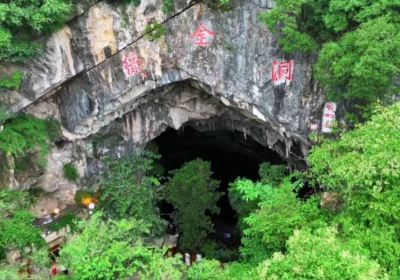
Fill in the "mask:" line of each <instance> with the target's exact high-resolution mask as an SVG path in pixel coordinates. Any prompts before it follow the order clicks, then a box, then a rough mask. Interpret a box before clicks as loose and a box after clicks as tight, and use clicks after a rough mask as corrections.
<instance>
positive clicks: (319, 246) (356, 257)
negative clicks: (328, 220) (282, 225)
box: [259, 228, 388, 280]
mask: <svg viewBox="0 0 400 280" xmlns="http://www.w3.org/2000/svg"><path fill="white" fill-rule="evenodd" d="M259 279H316V280H317V279H321V280H322V279H348V280H350V279H377V280H378V279H388V278H387V275H385V274H384V273H383V272H382V270H381V269H380V267H379V265H378V264H377V263H376V262H374V261H372V260H370V259H369V258H368V256H366V255H363V254H362V253H360V252H359V250H358V248H357V247H352V246H349V245H348V244H345V243H343V242H341V241H340V240H339V239H338V238H337V237H336V234H335V231H334V230H333V229H332V228H321V229H318V230H316V231H315V232H314V233H312V232H311V231H309V230H307V229H303V230H300V231H295V232H294V234H293V236H291V237H290V238H289V240H288V253H287V254H286V255H283V254H282V253H275V254H274V256H273V258H272V259H270V260H267V261H265V262H264V263H263V264H262V265H260V267H259Z"/></svg>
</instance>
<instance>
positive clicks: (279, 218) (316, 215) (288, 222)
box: [240, 180, 325, 263]
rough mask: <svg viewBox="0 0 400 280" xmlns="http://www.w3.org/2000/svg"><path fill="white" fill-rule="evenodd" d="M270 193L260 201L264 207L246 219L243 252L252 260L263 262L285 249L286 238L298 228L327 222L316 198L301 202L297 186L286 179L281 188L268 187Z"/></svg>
mask: <svg viewBox="0 0 400 280" xmlns="http://www.w3.org/2000/svg"><path fill="white" fill-rule="evenodd" d="M265 188H266V189H268V188H269V196H267V197H265V198H264V200H263V201H262V202H261V208H260V209H259V210H258V211H255V212H253V213H252V214H250V215H249V216H248V217H247V218H245V222H246V224H247V225H248V227H247V228H246V229H245V230H244V236H243V237H242V247H241V248H240V253H241V254H242V256H243V257H244V258H245V259H246V260H248V261H250V262H255V263H257V262H261V261H263V260H265V259H266V258H268V257H270V256H271V255H272V254H273V253H274V252H277V251H285V248H286V246H285V244H286V240H287V239H288V238H289V236H291V235H292V233H293V231H294V230H295V229H300V228H302V227H304V226H306V225H307V226H309V227H311V228H317V227H319V226H321V225H324V224H325V223H324V216H323V215H321V212H320V210H319V208H318V201H317V200H316V199H309V200H307V201H306V202H302V201H300V200H298V199H297V197H296V193H295V192H294V186H293V185H292V184H291V183H290V182H289V180H286V181H285V182H284V183H283V184H282V186H281V187H280V188H272V187H269V186H266V187H265Z"/></svg>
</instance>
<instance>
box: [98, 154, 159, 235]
mask: <svg viewBox="0 0 400 280" xmlns="http://www.w3.org/2000/svg"><path fill="white" fill-rule="evenodd" d="M157 158H158V156H156V155H154V154H152V153H150V152H146V153H144V154H142V155H131V156H128V157H126V158H122V159H115V160H113V159H108V160H106V161H105V172H104V173H103V175H102V180H101V187H102V196H101V198H100V202H101V206H102V208H103V209H104V214H105V215H106V216H107V217H110V218H113V219H123V218H130V217H133V218H135V219H138V220H143V221H146V222H147V223H148V224H150V225H151V234H152V235H156V234H158V233H160V231H161V230H162V225H163V223H162V221H161V219H160V217H159V215H158V208H157V207H156V204H157V201H158V188H159V185H160V183H159V181H158V179H157V178H155V177H152V176H149V173H150V172H151V171H152V169H153V165H154V160H155V159H157Z"/></svg>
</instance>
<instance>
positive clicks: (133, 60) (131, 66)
mask: <svg viewBox="0 0 400 280" xmlns="http://www.w3.org/2000/svg"><path fill="white" fill-rule="evenodd" d="M122 65H123V69H124V73H125V76H126V77H127V78H130V77H133V76H135V75H138V74H140V75H141V76H142V77H143V78H146V77H147V75H146V73H145V72H143V71H142V67H141V66H142V62H141V60H140V59H139V58H138V56H137V54H136V53H134V52H129V53H127V54H126V55H125V56H124V57H123V58H122Z"/></svg>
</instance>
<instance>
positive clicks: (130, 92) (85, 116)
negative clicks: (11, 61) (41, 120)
mask: <svg viewBox="0 0 400 280" xmlns="http://www.w3.org/2000/svg"><path fill="white" fill-rule="evenodd" d="M271 5H272V3H270V1H268V0H252V1H250V0H249V1H235V0H232V3H231V8H230V9H229V11H224V12H223V11H221V10H218V9H216V8H215V7H216V6H215V5H213V4H212V3H211V2H210V3H205V2H189V1H185V0H175V1H174V12H173V13H172V14H170V15H165V14H163V13H162V12H161V9H160V7H161V6H162V3H161V0H142V2H141V4H140V6H138V7H134V6H133V5H129V6H126V5H117V4H109V3H108V2H106V1H99V2H94V1H85V5H82V6H81V9H80V11H79V12H77V16H76V17H75V18H73V19H72V20H71V21H70V22H69V23H68V24H67V25H66V26H65V27H64V28H63V29H62V30H60V31H58V32H57V33H55V34H53V35H52V36H50V37H49V38H46V39H43V41H44V42H45V44H46V47H45V49H44V51H43V53H42V54H41V55H40V56H39V57H37V58H35V59H34V60H31V61H29V62H28V63H27V64H26V65H24V66H22V70H23V71H24V72H25V79H24V82H23V86H22V88H21V90H20V92H13V93H10V95H9V96H10V98H9V101H10V103H11V105H12V108H13V110H14V111H21V110H24V111H26V112H29V113H32V114H34V115H36V116H38V117H55V118H57V119H59V120H60V121H61V123H62V128H63V136H64V138H65V140H68V141H71V142H72V143H69V144H68V145H67V146H65V147H63V148H61V149H58V148H54V151H53V153H52V155H50V161H54V163H55V164H50V165H49V167H48V169H49V170H48V174H45V175H44V178H42V179H41V182H42V186H43V184H44V187H47V188H48V189H49V190H53V189H52V188H53V187H51V186H50V185H49V184H52V183H51V182H50V181H53V179H54V178H55V176H56V175H54V174H56V173H57V172H61V171H60V170H59V168H60V166H61V164H58V165H57V164H56V162H58V161H59V162H62V161H63V160H64V161H67V160H68V159H71V160H72V159H74V161H77V162H78V161H79V162H80V163H81V166H82V168H81V171H82V172H83V173H86V174H87V173H90V172H91V170H93V168H94V169H96V167H93V166H96V164H94V165H91V163H90V162H93V160H92V158H94V153H95V152H94V151H93V150H91V149H89V148H87V147H89V146H91V145H89V144H88V143H89V142H90V141H92V140H88V139H89V138H90V137H92V138H90V139H94V138H93V135H95V134H97V133H98V132H99V131H106V130H109V129H110V127H114V129H113V131H114V132H115V131H116V129H115V128H120V129H119V133H120V134H121V137H122V140H123V141H131V142H133V143H134V144H143V143H146V142H148V141H149V140H151V139H153V138H154V137H156V136H157V135H159V134H160V133H161V132H162V131H163V130H165V129H166V128H167V127H168V126H170V127H173V128H176V129H178V128H179V127H181V126H182V125H184V124H185V123H188V122H190V123H191V124H192V125H194V126H197V127H198V129H218V128H229V129H235V130H239V131H242V132H243V133H246V134H248V135H250V136H252V137H253V138H254V139H256V140H257V141H259V142H260V143H262V144H263V145H265V146H266V147H269V148H271V149H274V150H276V151H277V152H278V153H279V154H280V155H281V156H282V157H283V158H284V159H286V160H287V161H288V163H289V164H291V165H301V164H302V162H303V159H304V158H305V156H306V155H307V150H308V147H309V144H308V141H307V134H308V133H309V128H308V127H309V124H310V123H311V122H313V119H319V118H320V115H321V113H320V111H321V104H322V101H323V96H322V95H321V93H320V92H319V90H318V87H317V85H316V84H315V83H314V82H313V79H312V69H311V65H312V61H311V60H312V59H311V58H310V57H304V56H301V55H295V56H292V57H287V56H284V55H283V54H282V53H281V51H280V48H279V45H278V44H277V40H276V38H275V37H274V36H273V35H272V34H271V33H270V32H269V31H268V30H267V29H266V27H265V26H262V25H261V24H260V23H259V22H258V20H257V15H258V14H259V13H260V12H262V11H265V10H267V9H269V8H270V7H271ZM153 21H158V22H162V23H163V26H164V27H165V28H166V32H165V35H164V36H163V37H162V38H161V39H160V40H154V41H150V40H149V39H146V37H143V35H144V34H143V32H144V29H145V27H146V25H147V24H149V23H151V22H153ZM201 24H203V25H204V26H205V27H207V28H208V29H209V30H210V31H212V32H214V36H209V38H208V42H209V43H210V44H209V45H208V46H206V47H199V46H197V45H195V44H194V42H195V38H193V37H192V34H193V33H194V32H195V30H196V29H197V28H198V27H199V26H200V25H201ZM126 55H131V56H132V55H133V56H134V55H136V56H137V58H138V59H137V62H138V63H137V64H138V66H139V67H138V69H135V71H137V72H138V74H137V75H134V76H132V77H127V76H126V75H125V74H124V69H123V59H124V57H125V56H126ZM289 59H292V60H294V72H293V81H292V82H291V83H290V84H282V85H279V86H275V85H274V84H273V83H272V81H271V77H272V64H273V61H282V60H289ZM69 146H70V147H69ZM116 146H118V145H116ZM73 147H75V148H73ZM76 147H81V148H82V147H86V148H87V149H83V148H82V149H81V148H79V149H78V150H79V151H81V152H78V153H77V154H73V153H74V151H76ZM108 148H109V149H115V147H111V146H110V147H108ZM97 152H98V151H97ZM60 153H64V154H65V155H67V156H65V157H64V159H61V158H62V156H61V157H60ZM57 157H60V159H57ZM82 163H85V164H82ZM52 174H53V175H52ZM51 178H52V179H51ZM46 179H47V181H46ZM54 180H55V181H57V182H59V181H60V180H56V179H54ZM46 182H47V183H46ZM53 183H54V181H53ZM46 185H47V186H46ZM54 186H55V185H54ZM55 188H59V187H55Z"/></svg>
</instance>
